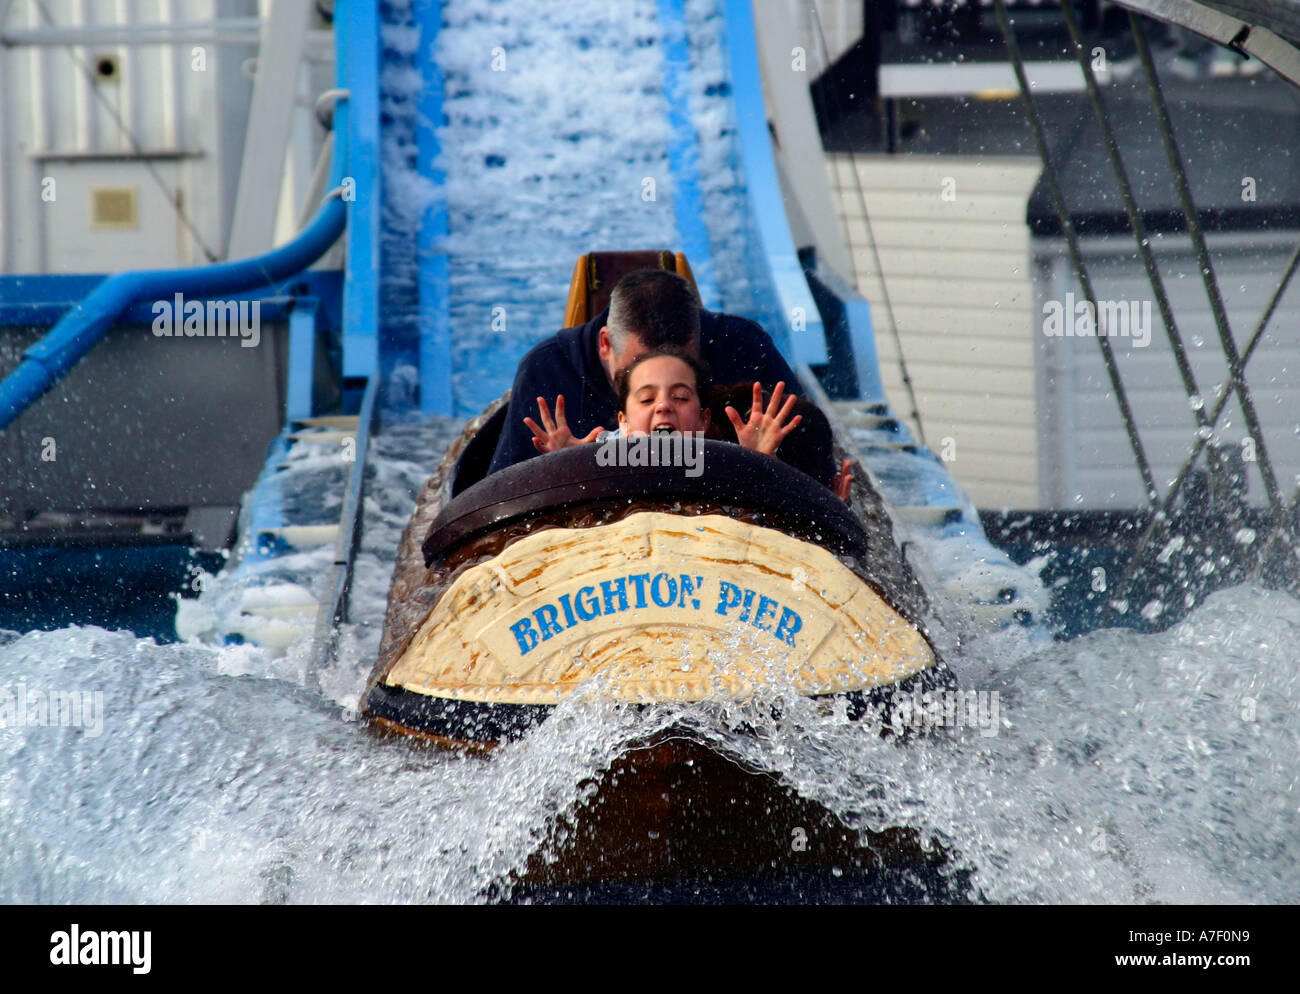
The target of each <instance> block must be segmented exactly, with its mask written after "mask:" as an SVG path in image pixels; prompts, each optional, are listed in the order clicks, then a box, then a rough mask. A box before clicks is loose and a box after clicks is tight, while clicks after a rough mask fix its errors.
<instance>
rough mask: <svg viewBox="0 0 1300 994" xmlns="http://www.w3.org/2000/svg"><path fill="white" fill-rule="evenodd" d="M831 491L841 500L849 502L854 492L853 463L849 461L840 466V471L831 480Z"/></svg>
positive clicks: (846, 460)
mask: <svg viewBox="0 0 1300 994" xmlns="http://www.w3.org/2000/svg"><path fill="white" fill-rule="evenodd" d="M831 489H832V490H834V491H835V496H836V497H838V498H839V499H840V500H843V501H847V500H848V499H849V494H851V493H852V492H853V463H852V462H850V461H849V460H848V459H845V460H844V462H842V463H841V464H840V471H839V472H838V473H836V474H835V476H834V478H833V479H832V480H831Z"/></svg>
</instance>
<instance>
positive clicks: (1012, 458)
mask: <svg viewBox="0 0 1300 994" xmlns="http://www.w3.org/2000/svg"><path fill="white" fill-rule="evenodd" d="M855 165H856V172H857V176H858V180H857V181H855V180H854V171H855ZM828 168H829V169H830V171H831V182H832V186H833V188H834V190H835V195H836V202H837V208H838V211H839V214H840V217H841V220H842V221H843V223H844V225H845V229H846V234H847V237H848V240H849V244H850V248H851V251H852V253H853V261H854V276H855V278H856V281H857V285H858V289H859V291H860V292H861V293H862V294H863V296H865V297H866V298H867V300H869V301H870V302H871V313H872V320H873V323H874V326H875V336H876V348H877V350H878V354H879V357H880V366H881V375H882V378H883V381H884V385H885V390H886V392H887V394H888V396H889V399H890V402H891V404H892V405H893V407H894V409H895V410H896V411H897V412H898V414H899V415H900V416H902V417H904V418H906V419H907V420H908V421H909V423H910V424H911V425H912V427H913V430H914V431H915V430H916V424H915V421H914V420H913V419H912V418H911V413H912V411H911V406H910V403H909V400H908V397H907V393H906V390H905V389H904V387H903V383H902V376H901V373H900V369H899V360H898V356H899V345H898V343H899V342H901V345H902V352H903V356H904V358H905V360H906V363H907V369H908V372H909V375H910V377H911V379H912V382H913V385H914V388H915V390H916V396H917V402H918V407H919V409H920V416H921V422H922V424H923V426H924V430H925V437H926V441H927V442H928V443H929V446H930V448H932V449H933V450H934V451H935V452H936V453H938V454H940V455H941V456H943V457H945V458H946V459H947V460H948V465H949V469H950V470H951V471H952V472H953V474H954V475H955V476H956V477H957V479H958V480H959V481H960V482H961V484H962V486H964V487H965V488H966V490H967V491H968V493H969V494H970V496H971V498H972V499H973V500H974V501H975V503H976V504H977V505H979V506H981V507H990V508H1001V507H1036V506H1038V497H1039V485H1038V455H1037V451H1036V448H1037V443H1038V432H1037V427H1036V422H1035V373H1034V362H1035V341H1034V335H1035V331H1036V325H1035V323H1034V314H1033V309H1034V291H1033V286H1032V282H1031V278H1030V264H1029V230H1028V227H1027V226H1026V224H1025V211H1026V204H1027V202H1028V198H1029V194H1030V192H1031V190H1032V188H1033V185H1034V183H1035V181H1036V180H1037V178H1038V172H1039V165H1038V162H1037V160H1036V159H1026V158H1002V159H998V158H984V159H974V158H968V157H962V156H945V157H942V158H938V157H919V156H886V155H857V156H853V157H852V158H850V157H849V156H848V155H840V154H836V155H830V156H828ZM864 200H865V203H866V210H865V211H864V209H863V201H864ZM868 213H869V215H870V219H871V225H872V230H873V231H874V234H875V238H876V244H877V248H878V249H879V252H880V261H881V267H882V268H883V279H884V284H883V286H882V274H881V272H880V269H878V268H877V266H876V263H875V259H874V256H873V254H872V251H871V247H870V241H869V239H868V237H867V222H866V215H867V214H868ZM886 287H887V289H888V297H889V300H890V301H891V302H892V305H893V307H892V318H893V321H896V323H897V327H896V329H895V327H894V323H893V321H891V313H890V308H889V307H887V306H886V299H885V298H886V295H885V288H886ZM895 330H897V338H896V337H895Z"/></svg>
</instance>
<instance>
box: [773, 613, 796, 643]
mask: <svg viewBox="0 0 1300 994" xmlns="http://www.w3.org/2000/svg"><path fill="white" fill-rule="evenodd" d="M802 627H803V618H801V617H799V615H798V614H796V613H795V612H794V611H791V610H790V609H789V608H788V607H783V608H782V609H781V620H780V621H778V622H777V623H776V631H774V632H773V633H772V634H773V635H775V636H776V637H777V638H779V639H780V640H781V641H782V642H784V643H785V644H786V645H794V633H795V632H797V631H798V630H799V629H800V628H802Z"/></svg>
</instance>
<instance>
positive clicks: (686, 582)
mask: <svg viewBox="0 0 1300 994" xmlns="http://www.w3.org/2000/svg"><path fill="white" fill-rule="evenodd" d="M703 586H704V577H702V576H697V577H696V578H695V581H694V582H693V583H692V582H691V578H690V577H689V576H687V575H686V574H685V573H683V574H682V599H681V602H680V603H679V604H678V605H677V606H678V607H685V606H686V598H687V597H689V598H690V599H691V603H692V604H693V605H695V610H697V611H698V610H699V609H700V599H699V598H698V597H696V596H695V591H697V590H699V589H701V588H702V587H703Z"/></svg>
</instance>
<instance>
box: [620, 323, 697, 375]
mask: <svg viewBox="0 0 1300 994" xmlns="http://www.w3.org/2000/svg"><path fill="white" fill-rule="evenodd" d="M686 350H687V351H688V352H690V353H691V355H698V353H697V352H696V351H695V339H693V338H692V339H691V340H690V341H689V342H687V343H686ZM597 351H598V352H599V353H600V364H601V365H602V366H604V367H605V373H606V375H608V376H609V385H610V386H611V387H612V386H613V385H614V383H615V382H616V381H617V379H618V375H619V374H620V373H621V372H623V370H625V369H627V367H628V366H630V365H632V363H633V362H634V361H635V360H636V358H637V356H639V355H641V354H642V353H644V352H649V351H650V346H649V345H647V344H646V343H645V342H643V341H641V338H640V337H639V336H638V335H637V334H636V333H635V332H628V334H627V337H626V339H625V340H624V342H623V351H622V352H618V353H615V352H614V343H613V339H612V338H611V337H610V334H609V327H608V326H606V327H604V328H601V329H600V337H599V339H598V346H597Z"/></svg>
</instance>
